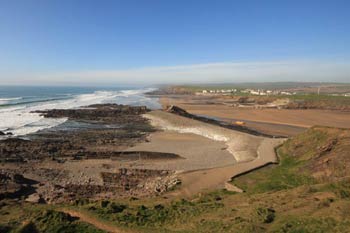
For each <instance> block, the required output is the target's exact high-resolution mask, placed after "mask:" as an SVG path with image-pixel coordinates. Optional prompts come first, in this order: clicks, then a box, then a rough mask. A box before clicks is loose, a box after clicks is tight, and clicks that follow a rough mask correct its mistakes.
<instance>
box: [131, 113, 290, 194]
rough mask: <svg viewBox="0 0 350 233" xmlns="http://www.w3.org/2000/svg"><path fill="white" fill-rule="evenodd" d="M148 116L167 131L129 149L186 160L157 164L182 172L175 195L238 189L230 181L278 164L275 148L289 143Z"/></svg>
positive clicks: (167, 115)
mask: <svg viewBox="0 0 350 233" xmlns="http://www.w3.org/2000/svg"><path fill="white" fill-rule="evenodd" d="M144 117H146V118H148V119H150V120H151V124H152V125H153V126H155V127H157V128H158V129H161V130H163V132H157V133H153V134H151V136H150V137H149V142H147V143H140V144H137V145H136V146H135V147H132V148H130V149H129V150H146V151H147V150H150V151H159V152H169V151H172V152H176V154H178V155H179V156H181V157H183V158H184V159H183V160H175V161H169V162H168V161H163V162H159V163H157V164H156V166H157V167H158V168H162V169H163V168H165V167H167V168H172V169H175V170H176V171H177V173H179V177H180V179H181V181H182V185H181V186H180V188H179V189H178V190H176V191H175V192H173V193H172V194H171V195H185V196H191V195H194V194H197V193H199V192H203V191H209V190H214V189H217V188H224V187H226V188H227V189H235V187H232V186H231V185H229V184H227V181H229V180H230V179H231V178H232V177H233V176H235V175H238V174H241V173H244V172H247V171H249V170H252V169H256V168H258V167H261V166H264V165H266V164H270V163H275V162H276V161H277V158H276V155H275V151H274V148H275V147H276V146H278V145H279V144H281V143H282V142H283V141H284V140H285V139H272V138H265V137H259V136H254V135H249V134H246V133H242V132H238V131H234V130H230V129H226V128H222V127H219V126H214V125H210V124H207V123H203V122H199V121H196V120H192V119H189V118H186V117H182V116H178V115H175V114H171V113H167V112H164V111H152V112H150V113H147V114H145V115H144ZM194 147H196V148H194ZM208 149H209V150H208ZM228 155H229V157H228ZM153 165H154V164H153ZM134 166H137V165H136V164H135V165H134ZM143 166H146V167H147V164H145V163H143Z"/></svg>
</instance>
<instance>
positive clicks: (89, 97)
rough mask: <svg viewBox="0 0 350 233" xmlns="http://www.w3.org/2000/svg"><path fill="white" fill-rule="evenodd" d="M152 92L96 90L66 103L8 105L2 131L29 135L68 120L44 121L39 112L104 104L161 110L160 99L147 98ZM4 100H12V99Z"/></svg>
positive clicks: (0, 112)
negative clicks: (142, 106) (138, 106)
mask: <svg viewBox="0 0 350 233" xmlns="http://www.w3.org/2000/svg"><path fill="white" fill-rule="evenodd" d="M150 90H151V89H140V90H121V91H95V92H93V93H90V94H80V95H72V96H71V98H69V99H64V100H53V101H47V102H38V103H32V104H24V105H15V106H6V107H4V108H0V131H3V132H6V133H7V132H11V133H12V134H14V135H26V134H30V133H34V132H37V131H39V130H42V129H46V128H51V127H55V126H57V125H59V124H62V123H64V122H65V121H66V120H67V119H66V118H59V119H54V118H44V117H43V116H41V115H40V114H38V113H33V112H34V111H38V110H49V109H70V108H79V107H82V106H88V105H91V104H101V103H118V104H128V105H146V106H148V107H150V108H157V107H159V106H157V104H158V103H157V100H155V99H151V98H148V97H146V96H144V93H145V92H148V91H150ZM18 98H20V97H18ZM13 99H14V98H12V99H11V100H13ZM1 100H2V101H10V98H7V99H5V98H2V99H0V101H1ZM0 103H1V102H0ZM158 105H159V104H158Z"/></svg>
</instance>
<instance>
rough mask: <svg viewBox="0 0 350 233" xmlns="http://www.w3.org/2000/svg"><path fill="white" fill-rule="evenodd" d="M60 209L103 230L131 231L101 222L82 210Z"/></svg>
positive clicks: (115, 232) (113, 231) (113, 232)
mask: <svg viewBox="0 0 350 233" xmlns="http://www.w3.org/2000/svg"><path fill="white" fill-rule="evenodd" d="M61 211H62V212H64V213H67V214H69V215H71V216H73V217H77V218H79V220H80V221H82V222H86V223H89V224H91V225H93V226H94V227H96V228H98V229H100V230H103V231H107V232H112V233H123V232H131V231H125V230H121V229H119V228H117V227H115V226H112V225H110V224H107V223H104V222H101V221H100V220H98V219H96V218H94V217H92V216H90V215H87V214H85V213H82V212H79V211H76V210H70V209H62V210H61Z"/></svg>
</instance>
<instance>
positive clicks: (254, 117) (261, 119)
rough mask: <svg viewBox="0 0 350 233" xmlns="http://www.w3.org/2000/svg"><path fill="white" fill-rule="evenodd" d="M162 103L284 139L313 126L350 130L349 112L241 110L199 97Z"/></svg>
mask: <svg viewBox="0 0 350 233" xmlns="http://www.w3.org/2000/svg"><path fill="white" fill-rule="evenodd" d="M160 102H161V103H162V105H163V106H166V105H176V106H179V107H180V108H183V109H185V110H186V111H188V112H189V113H191V114H198V115H206V116H211V117H217V118H220V119H222V120H225V121H236V120H241V121H245V122H246V124H247V126H248V127H251V128H253V129H256V130H259V131H262V132H265V133H270V134H279V135H284V136H294V135H297V134H299V133H301V132H303V131H304V130H306V129H307V128H309V127H311V126H314V125H322V126H330V127H339V128H350V112H346V111H330V110H311V109H310V110H304V109H255V108H253V107H247V108H238V107H231V106H227V105H224V104H219V102H220V100H218V99H209V100H208V98H207V97H198V96H174V97H173V96H163V97H161V98H160Z"/></svg>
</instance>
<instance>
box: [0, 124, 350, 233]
mask: <svg viewBox="0 0 350 233" xmlns="http://www.w3.org/2000/svg"><path fill="white" fill-rule="evenodd" d="M277 152H278V155H279V158H280V163H279V164H278V165H270V166H267V167H264V168H262V169H259V170H256V171H254V172H251V173H248V174H245V175H243V176H240V177H236V178H235V179H234V180H233V181H232V182H233V183H234V184H236V185H237V186H239V187H240V188H243V189H244V190H245V192H244V193H232V192H228V191H224V190H218V191H216V192H213V193H205V194H201V195H198V196H197V197H193V199H187V200H185V199H175V200H174V199H167V198H163V197H158V198H153V199H146V200H145V199H141V200H137V199H129V200H108V201H86V200H80V201H77V202H76V203H74V204H72V205H70V206H65V207H64V208H70V209H72V210H74V211H79V212H81V213H85V214H89V215H90V216H94V217H95V218H96V219H98V220H100V221H102V222H106V223H109V224H113V225H115V226H118V227H120V228H121V229H128V230H129V231H130V232H350V167H349V166H350V131H349V130H346V129H335V128H326V127H313V128H311V129H309V130H308V131H306V132H305V133H303V134H301V135H298V136H296V137H294V138H291V139H289V140H288V141H286V142H285V143H284V144H283V145H282V146H281V147H279V148H277ZM21 208H26V210H27V211H26V215H23V214H20V213H19V211H17V212H16V211H15V208H11V205H10V204H8V205H6V206H3V207H2V208H1V209H0V214H4V212H7V215H6V219H7V221H6V220H4V218H3V216H4V215H1V218H0V219H1V221H0V222H1V223H2V224H3V225H2V229H5V230H6V229H7V230H8V231H12V232H26V231H21V230H22V229H23V226H27V225H28V223H30V225H29V226H27V227H35V228H36V229H38V232H49V231H47V229H50V227H54V229H53V230H52V228H51V229H50V232H60V231H57V229H58V227H60V224H56V223H57V222H58V223H61V225H62V226H64V227H67V228H66V229H68V230H67V231H65V232H99V231H98V229H95V228H93V227H92V226H90V225H88V224H85V223H83V222H80V221H78V220H74V219H70V217H69V216H66V215H65V214H64V213H63V214H62V213H60V212H59V209H62V208H63V207H62V206H56V207H55V206H54V207H52V208H54V209H55V208H56V212H52V211H51V212H50V211H48V210H45V208H47V207H46V206H38V205H36V206H33V205H32V206H30V207H28V204H24V207H21ZM31 212H32V213H31ZM30 213H31V214H30ZM8 221H9V222H10V224H8V223H6V222H8ZM23 222H25V223H27V224H23ZM6 227H7V228H6ZM0 229H1V228H0Z"/></svg>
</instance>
